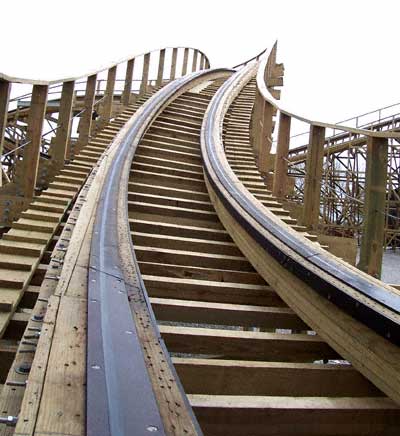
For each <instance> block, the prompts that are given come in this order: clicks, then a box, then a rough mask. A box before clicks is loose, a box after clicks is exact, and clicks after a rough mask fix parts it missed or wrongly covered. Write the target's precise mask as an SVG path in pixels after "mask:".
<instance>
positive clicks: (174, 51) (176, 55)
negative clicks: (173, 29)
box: [170, 48, 178, 80]
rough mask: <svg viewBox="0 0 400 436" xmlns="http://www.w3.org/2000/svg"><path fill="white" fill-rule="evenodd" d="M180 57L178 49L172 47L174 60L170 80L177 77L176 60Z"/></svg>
mask: <svg viewBox="0 0 400 436" xmlns="http://www.w3.org/2000/svg"><path fill="white" fill-rule="evenodd" d="M177 57H178V49H177V48H173V49H172V61H171V73H170V80H174V79H175V77H176V60H177Z"/></svg>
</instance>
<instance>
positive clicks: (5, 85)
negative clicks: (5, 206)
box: [0, 80, 11, 186]
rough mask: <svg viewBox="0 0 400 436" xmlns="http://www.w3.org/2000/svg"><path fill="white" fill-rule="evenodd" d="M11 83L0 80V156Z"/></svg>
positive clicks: (0, 177) (0, 180) (0, 183)
mask: <svg viewBox="0 0 400 436" xmlns="http://www.w3.org/2000/svg"><path fill="white" fill-rule="evenodd" d="M10 90H11V83H10V82H7V81H3V80H0V155H2V154H3V144H4V132H5V128H6V125H7V111H8V101H9V99H10ZM2 179H3V177H2V172H0V186H1V185H2Z"/></svg>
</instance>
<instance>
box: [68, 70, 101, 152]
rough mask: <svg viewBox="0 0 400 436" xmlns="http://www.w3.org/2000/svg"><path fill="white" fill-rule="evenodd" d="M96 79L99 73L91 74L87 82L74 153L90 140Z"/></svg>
mask: <svg viewBox="0 0 400 436" xmlns="http://www.w3.org/2000/svg"><path fill="white" fill-rule="evenodd" d="M96 80H97V74H94V75H93V76H89V77H88V78H87V83H86V93H85V101H84V106H83V109H84V112H83V113H82V114H81V119H80V122H79V137H78V141H77V143H76V149H75V150H74V153H73V154H74V155H77V154H78V153H79V151H80V149H81V148H82V147H83V146H84V145H86V144H87V143H88V142H89V139H90V131H91V128H92V114H93V105H94V99H95V93H96Z"/></svg>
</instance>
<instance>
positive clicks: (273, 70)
mask: <svg viewBox="0 0 400 436" xmlns="http://www.w3.org/2000/svg"><path fill="white" fill-rule="evenodd" d="M276 51H277V45H276V43H275V45H274V46H273V48H272V50H270V51H269V52H266V53H265V54H264V56H263V58H262V60H261V62H260V65H259V69H258V72H257V95H256V100H255V105H254V109H253V119H252V131H253V144H254V151H255V154H256V158H257V161H258V167H259V170H260V171H261V172H262V173H264V174H266V173H267V172H268V168H269V167H270V165H271V162H269V159H270V151H271V145H272V133H273V118H274V117H275V116H276V117H277V118H278V119H279V128H278V138H277V149H276V157H275V164H274V172H273V187H272V192H273V194H274V195H276V196H277V197H283V196H284V192H285V189H286V186H287V184H288V153H289V143H290V129H291V121H292V120H293V119H295V120H299V121H302V122H304V123H306V124H308V126H309V132H310V133H309V142H308V146H307V153H306V167H305V179H304V201H303V213H302V218H301V223H302V224H303V225H305V226H307V227H308V228H309V229H311V230H316V229H317V227H318V224H319V215H320V196H321V183H322V169H323V168H322V167H323V157H324V144H325V142H326V129H327V128H329V129H334V130H335V131H342V132H345V133H346V134H356V135H358V136H362V137H365V138H366V140H367V143H368V145H367V163H366V184H365V205H364V217H365V219H364V225H363V235H362V242H361V254H360V261H359V264H358V267H359V268H360V269H362V270H363V271H365V272H368V273H369V274H371V275H373V276H375V277H380V273H381V265H382V256H383V245H384V243H383V240H384V223H385V215H384V204H385V198H386V188H387V187H386V183H387V177H386V175H387V153H388V138H399V137H400V134H399V133H397V132H390V131H383V132H382V131H373V130H366V129H359V128H354V127H348V126H344V125H340V124H334V123H329V122H323V121H317V120H312V119H310V118H307V117H306V116H303V115H298V114H297V113H295V112H294V111H289V110H287V109H286V108H283V107H281V106H280V104H278V102H277V100H276V98H277V97H278V98H279V94H277V93H276V91H273V88H272V87H273V86H275V85H277V84H281V83H282V80H281V76H282V74H283V66H282V65H279V64H277V63H276ZM271 90H272V91H273V92H275V95H272V93H271Z"/></svg>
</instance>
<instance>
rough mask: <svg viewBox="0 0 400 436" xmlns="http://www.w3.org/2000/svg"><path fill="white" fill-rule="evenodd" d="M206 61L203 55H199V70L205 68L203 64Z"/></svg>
mask: <svg viewBox="0 0 400 436" xmlns="http://www.w3.org/2000/svg"><path fill="white" fill-rule="evenodd" d="M205 61H206V58H205V56H204V55H203V54H201V55H200V68H199V69H200V70H204V66H205V63H206V62H205Z"/></svg>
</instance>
